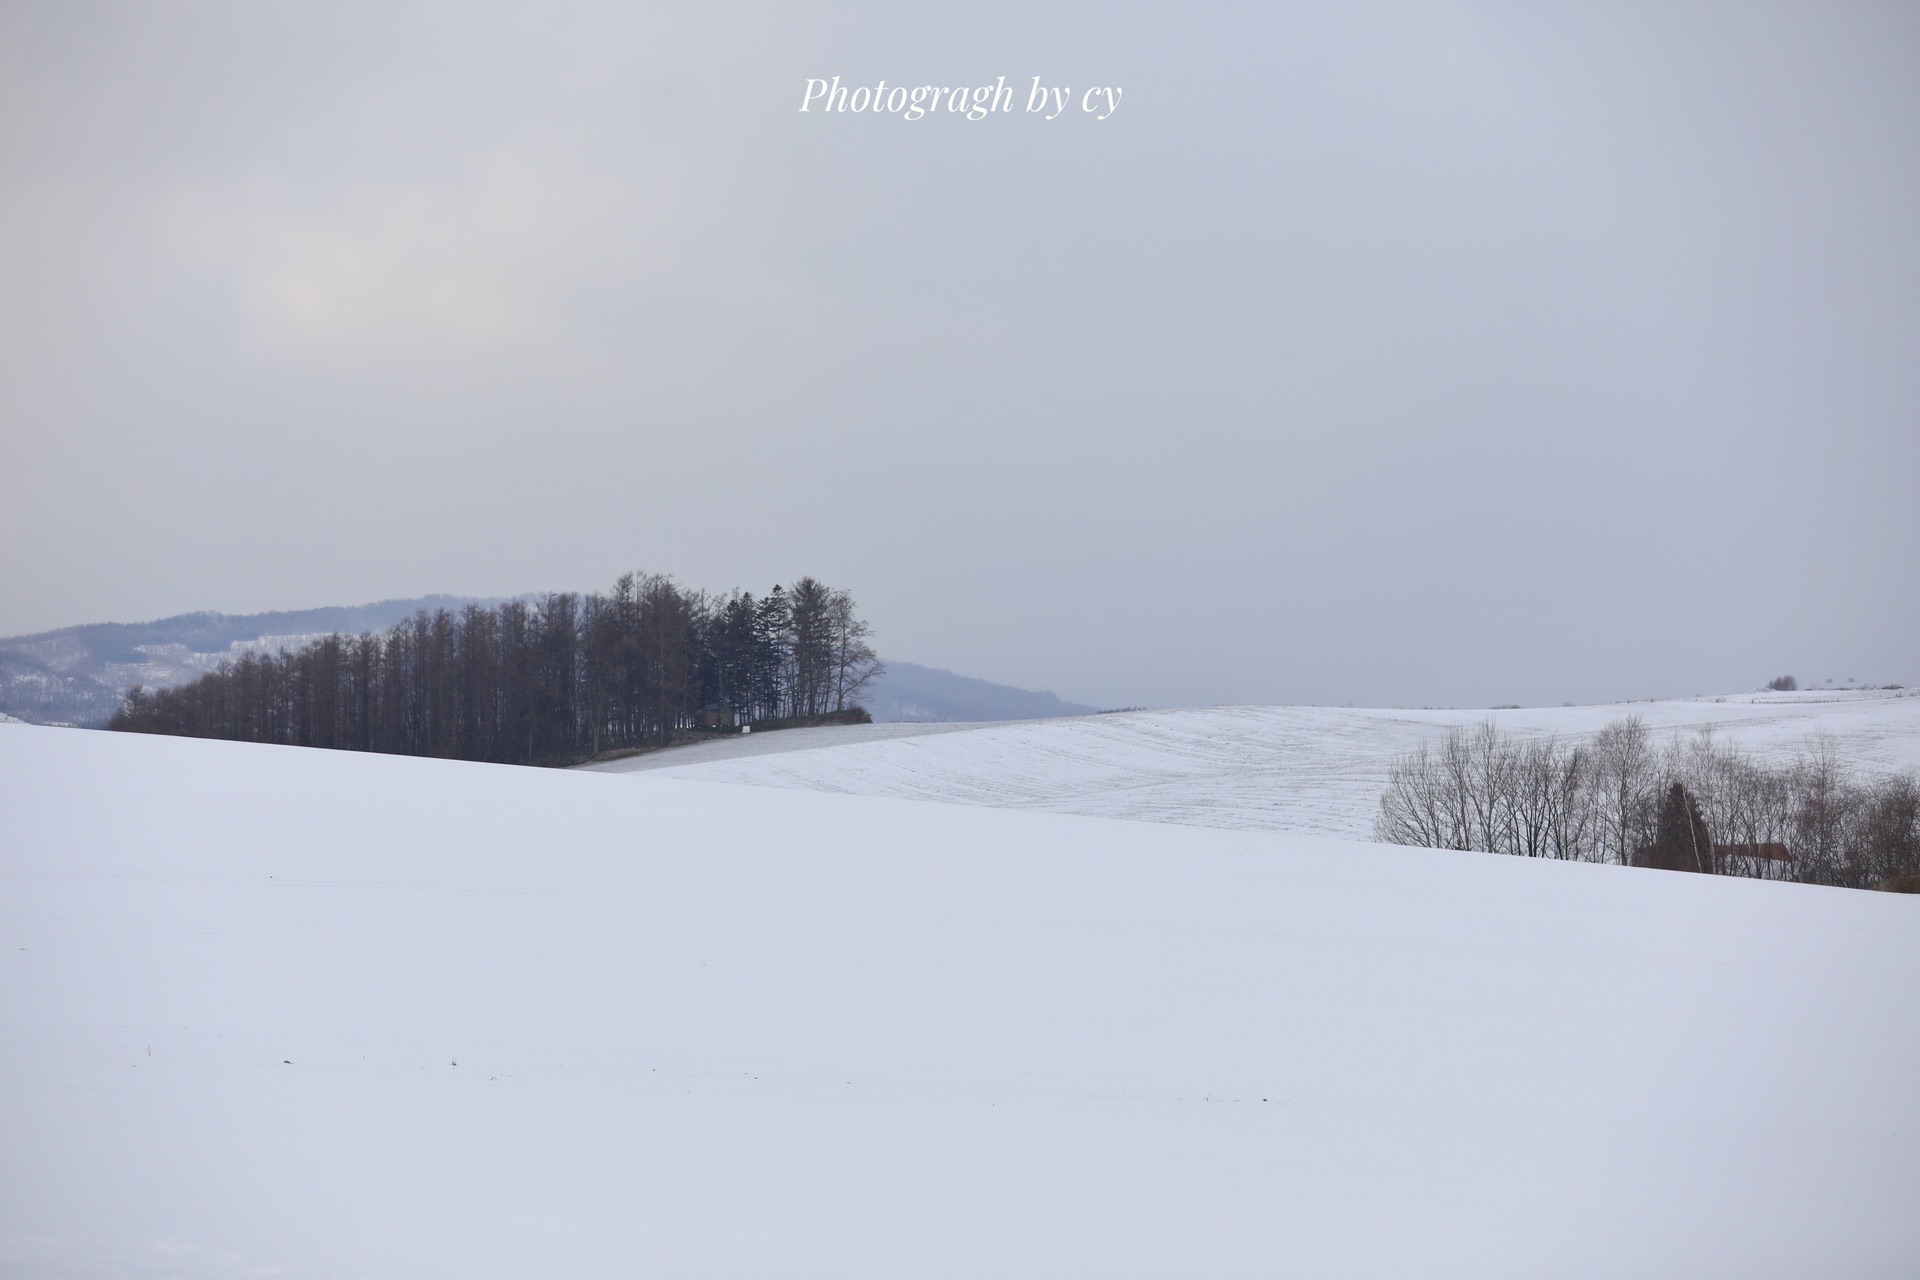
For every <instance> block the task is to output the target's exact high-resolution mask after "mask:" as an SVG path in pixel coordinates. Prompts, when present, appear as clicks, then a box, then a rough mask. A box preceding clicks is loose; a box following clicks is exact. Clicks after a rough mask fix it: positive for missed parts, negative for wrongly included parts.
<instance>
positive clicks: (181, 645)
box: [0, 595, 494, 727]
mask: <svg viewBox="0 0 1920 1280" xmlns="http://www.w3.org/2000/svg"><path fill="white" fill-rule="evenodd" d="M474 603H483V604H485V603H494V602H493V601H482V600H479V599H478V598H477V597H473V596H445V595H434V596H417V597H415V598H413V599H410V600H380V601H376V602H375V603H373V604H362V605H334V606H330V607H327V608H321V609H294V610H281V611H276V612H271V613H248V614H228V613H205V612H203V613H181V614H175V615H174V616H173V617H171V618H160V619H156V620H155V621H152V622H91V623H84V624H82V625H80V626H77V627H62V628H60V629H59V630H57V631H42V632H38V633H37V634H34V635H27V636H8V637H6V638H4V639H0V712H4V713H5V714H7V715H10V716H13V717H14V718H16V719H19V720H26V721H29V722H31V723H34V724H65V725H78V726H82V727H91V726H95V725H101V724H105V723H106V721H107V719H108V717H110V716H112V715H113V713H114V712H115V711H117V710H118V709H119V707H120V700H121V698H123V697H124V696H125V695H126V692H127V690H129V689H131V688H133V686H135V685H137V684H142V685H146V686H147V687H148V688H164V687H167V686H169V685H176V684H184V683H186V682H188V681H190V680H197V679H199V678H200V677H201V676H202V675H204V674H206V673H207V672H208V671H211V670H212V669H213V668H214V667H216V666H218V665H219V663H220V662H221V661H222V660H224V659H226V658H229V657H234V656H237V655H238V653H239V652H240V651H241V649H243V648H246V647H259V645H260V642H262V641H272V640H285V641H287V642H288V643H293V642H296V641H299V640H303V639H306V638H307V637H309V636H318V635H327V634H329V633H331V632H335V631H342V632H348V633H353V634H357V633H359V632H362V631H381V630H384V629H386V628H387V627H391V626H393V625H395V624H396V623H399V622H403V621H405V620H406V619H408V618H411V617H412V616H413V615H414V614H416V613H418V612H419V611H420V610H422V609H428V610H433V609H459V608H463V607H464V606H466V605H469V604H474Z"/></svg>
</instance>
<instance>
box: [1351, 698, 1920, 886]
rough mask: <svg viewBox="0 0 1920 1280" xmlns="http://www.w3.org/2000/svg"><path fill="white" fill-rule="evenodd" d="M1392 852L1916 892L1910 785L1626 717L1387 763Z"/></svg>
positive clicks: (1814, 747)
mask: <svg viewBox="0 0 1920 1280" xmlns="http://www.w3.org/2000/svg"><path fill="white" fill-rule="evenodd" d="M1374 835H1375V837H1376V838H1378V839H1380V840H1382V841H1385V842H1388V843H1390V844H1410V845H1426V846H1428V847H1430V848H1439V849H1478V850H1482V851H1485V852H1488V853H1509V854H1516V855H1519V856H1522V857H1532V858H1565V859H1572V860H1577V861H1582V862H1613V863H1619V864H1623V865H1632V866H1644V867H1658V868H1664V869H1666V870H1672V871H1697V872H1707V873H1709V874H1717V875H1737V876H1750V877H1754V878H1758V879H1766V880H1798V881H1801V882H1803V883H1807V884H1825V885H1836V886H1841V887H1847V888H1858V889H1872V888H1899V887H1905V886H1912V885H1914V884H1916V883H1920V777H1917V776H1916V775H1914V774H1913V773H1911V772H1909V773H1895V774H1888V775H1885V776H1879V777H1862V776H1859V775H1857V774H1856V773H1855V772H1854V771H1852V770H1851V769H1849V768H1848V767H1846V765H1845V764H1844V763H1843V761H1842V760H1841V758H1840V755H1839V752H1838V751H1837V749H1836V748H1835V746H1834V744H1833V743H1832V742H1831V741H1830V740H1827V739H1824V738H1819V737H1816V738H1814V739H1812V740H1811V741H1809V743H1808V744H1807V747H1806V748H1805V749H1804V750H1803V751H1802V752H1800V754H1799V756H1798V757H1797V758H1796V759H1794V760H1792V761H1789V762H1782V763H1769V762H1767V761H1764V760H1759V759H1756V758H1754V757H1753V756H1750V755H1748V754H1746V753H1745V752H1742V751H1740V750H1738V749H1737V748H1735V747H1733V746H1731V745H1730V744H1727V743H1723V742H1718V741H1715V739H1714V738H1713V736H1712V735H1711V734H1710V733H1702V734H1700V735H1699V736H1697V737H1695V738H1693V739H1692V740H1691V741H1688V740H1684V739H1682V738H1679V737H1675V738H1674V739H1672V740H1671V741H1669V742H1667V743H1666V744H1664V745H1661V744H1658V743H1656V742H1655V741H1654V740H1653V736H1652V734H1651V733H1650V732H1649V731H1648V729H1647V727H1646V725H1645V724H1644V723H1642V722H1641V721H1640V720H1639V719H1638V718H1635V717H1628V718H1626V719H1622V720H1616V721H1614V722H1613V723H1612V724H1609V725H1607V726H1606V727H1605V728H1604V729H1602V730H1601V731H1600V732H1599V733H1598V734H1596V735H1595V736H1594V737H1593V738H1592V739H1590V740H1588V741H1572V742H1569V741H1566V740H1563V739H1559V738H1555V737H1551V736H1547V737H1538V738H1516V737H1511V736H1509V735H1506V734H1503V733H1501V732H1500V731H1499V730H1498V729H1496V728H1495V727H1494V726H1493V725H1492V724H1490V723H1488V724H1482V725H1480V726H1479V727H1478V728H1477V729H1471V730H1469V729H1467V728H1465V727H1458V728H1455V729H1453V730H1452V731H1451V732H1449V733H1448V735H1447V737H1446V738H1445V739H1444V740H1443V741H1440V742H1436V743H1422V744H1421V745H1420V746H1419V747H1417V748H1415V749H1414V750H1413V751H1411V752H1408V753H1407V754H1405V755H1402V756H1399V757H1397V758H1396V759H1395V760H1394V761H1393V764H1392V766H1391V767H1390V769H1389V770H1388V781H1387V790H1386V792H1385V794H1383V795H1382V796H1381V797H1380V811H1379V815H1378V816H1377V817H1376V819H1375V821H1374Z"/></svg>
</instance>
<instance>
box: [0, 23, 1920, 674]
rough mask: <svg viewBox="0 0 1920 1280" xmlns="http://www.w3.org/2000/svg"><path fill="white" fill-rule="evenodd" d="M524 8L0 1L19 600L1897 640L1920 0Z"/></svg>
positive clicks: (1645, 666)
mask: <svg viewBox="0 0 1920 1280" xmlns="http://www.w3.org/2000/svg"><path fill="white" fill-rule="evenodd" d="M534 8H535V7H534V6H511V7H509V6H484V5H469V4H458V5H452V4H450V5H447V6H444V7H429V8H407V7H405V6H398V5H392V4H384V3H383V4H379V5H369V6H350V5H342V4H337V3H330V4H325V5H312V6H306V7H304V8H303V7H301V6H294V5H257V4H244V5H232V6H222V5H213V4H193V5H181V4H174V5H165V4H141V5H131V4H130V5H125V6H104V7H92V6H84V5H77V4H69V3H59V4H44V5H29V4H12V5H8V6H6V7H4V8H0V281H4V287H0V433H4V441H3V443H4V451H3V452H0V477H3V478H4V479H3V481H0V634H8V633H18V632H24V631H31V630H40V629H46V628H52V627H57V626H63V625H67V624H70V623H77V622H88V621H103V620H117V621H130V620H136V619H143V618H149V617H156V616H161V615H165V614H171V613H178V612H183V611H187V610H194V609H216V610H221V611H225V612H236V613H237V612H251V611H255V610H262V609H274V608H299V607H310V606H316V605H323V604H352V603H360V602H364V601H369V600H374V599H379V598H383V597H394V596H410V595H419V594H425V593H429V592H454V593H463V594H475V595H495V594H510V593H518V592H522V591H529V590H546V589H579V590H584V589H592V588H598V587H603V586H604V585H605V584H606V583H608V582H609V581H610V580H611V579H612V578H613V577H614V576H615V575H616V574H617V573H619V572H620V571H622V570H623V569H627V568H643V569H652V570H659V571H665V572H671V573H672V574H674V575H675V576H676V577H677V578H678V579H680V580H681V581H682V582H684V583H687V584H689V585H693V586H701V587H707V588H714V589H725V588H728V587H733V586H741V587H746V588H748V589H751V590H754V591H755V592H756V593H757V592H759V591H762V590H764V589H765V588H766V587H767V586H768V585H770V584H771V583H773V582H775V581H776V580H790V579H791V578H793V577H795V576H797V575H800V574H803V573H812V574H815V575H817V576H819V577H822V578H824V579H826V580H828V581H829V582H831V583H833V584H835V585H840V586H845V587H848V588H850V589H851V590H852V591H853V592H854V594H855V596H856V598H857V599H858V600H859V601H860V602H861V604H862V606H863V608H864V611H865V612H866V614H867V616H868V617H869V618H870V620H871V621H872V622H873V623H874V625H875V626H876V628H877V629H878V632H879V641H880V647H881V650H882V652H883V653H885V654H886V655H888V656H890V657H893V658H896V659H905V660H908V661H915V662H922V663H927V664H931V665H936V666H944V667H949V668H951V669H954V670H957V671H961V672H964V673H966V674H970V675H977V676H981V677H984V678H988V679H993V680H998V681H1004V682H1008V683H1014V684H1019V685H1024V686H1029V687H1044V688H1050V689H1053V690H1056V691H1057V692H1059V693H1060V694H1062V695H1063V696H1066V697H1068V698H1072V699H1076V700H1080V701H1085V702H1090V703H1095V704H1099V705H1108V706H1111V705H1122V704H1147V705H1183V704H1195V703H1210V702H1288V701H1301V702H1335V703H1344V702H1357V703H1381V704H1393V703H1412V704H1436V705H1475V704H1479V705H1485V704H1488V703H1496V702H1559V701H1573V700H1579V701H1587V700H1594V699H1600V698H1613V697H1639V696H1649V695H1654V694H1671V693H1695V692H1722V691H1727V690H1735V689H1743V688H1750V687H1752V686H1754V685H1755V684H1757V683H1758V682H1760V681H1762V680H1764V679H1765V678H1767V677H1769V676H1772V675H1776V674H1779V673H1781V672H1786V671H1792V672H1794V673H1795V674H1797V675H1798V676H1799V677H1800V678H1801V680H1802V682H1803V683H1807V682H1813V681H1820V680H1823V679H1824V678H1826V677H1828V676H1832V677H1834V678H1835V679H1836V680H1841V681H1844V680H1845V679H1846V678H1847V677H1849V676H1856V677H1859V678H1861V679H1872V680H1875V681H1886V680H1902V681H1908V682H1912V681H1916V680H1920V643H1916V635H1920V574H1916V568H1917V565H1916V552H1917V551H1920V501H1916V482H1917V481H1920V6H1916V5H1913V4H1909V3H1900V4H1884V5H1875V6H1863V5H1838V4H1821V5H1814V4H1802V5H1794V6H1779V7H1769V6H1761V5H1756V4H1747V3H1739V4H1727V5H1720V6H1699V5H1683V6H1678V7H1676V6H1674V5H1671V4H1666V3H1660V4H1648V5H1645V6H1639V7H1635V6H1630V5H1621V4H1606V5H1594V6H1589V7H1588V8H1587V9H1586V10H1585V11H1584V12H1573V11H1572V7H1571V6H1540V5H1530V4H1515V5H1510V6H1492V5H1423V6H1407V7H1400V6H1365V7H1359V8H1355V7H1350V6H1326V7H1325V8H1324V9H1307V8H1290V7H1276V6H1273V5H1269V4H1253V5H1247V6H1244V7H1226V6H1222V7H1218V8H1214V9H1211V10H1207V11H1205V12H1204V13H1194V12H1185V11H1183V9H1184V7H1178V6H1168V5H1151V6H1148V5H1141V6H1133V7H1124V6H1115V5H1109V4H1101V5H1087V6H1082V7H1072V6H1053V7H1051V8H1050V9H1049V11H1048V13H1049V15H1050V16H1041V15H1039V14H1037V13H1036V12H1035V7H1034V6H1030V5H1025V4H1010V5H1005V6H980V5H968V6H900V5H878V4H876V5H872V6H860V5H852V4H840V5H834V6H831V7H827V6H800V5H794V4H788V3H780V4H771V5H767V6H764V7H761V6H687V7H684V8H676V7H673V6H669V5H664V4H648V5H644V6H620V5H608V6H595V7H585V8H578V9H571V10H562V9H559V8H555V7H553V6H539V7H538V8H539V12H538V13H534V12H531V10H532V9H534ZM1549 9H1551V10H1552V12H1547V10H1549ZM833 75H840V76H843V77H845V78H846V79H847V81H849V82H855V83H872V82H873V81H876V80H880V79H885V80H886V81H888V82H889V83H890V84H921V83H931V84H935V85H973V84H981V83H987V82H991V81H993V80H994V78H995V77H997V76H1001V75H1004V76H1006V77H1007V78H1008V80H1009V82H1011V83H1014V84H1016V85H1018V86H1019V87H1020V92H1019V95H1018V96H1019V98H1020V102H1019V108H1020V109H1018V110H1016V111H1015V112H1014V113H1011V114H1007V115H997V116H993V117H990V118H988V119H986V120H981V121H974V122H969V121H966V120H964V119H960V118H957V117H953V116H947V115H944V114H936V115H934V116H931V117H928V118H925V119H921V120H917V121H907V120H904V119H902V118H901V117H900V116H894V115H881V116H872V115H858V116H856V115H838V116H832V115H821V114H818V113H817V112H816V113H808V114H801V113H800V112H799V111H798V110H797V107H798V106H799V103H800V99H801V95H802V90H803V87H804V85H805V82H806V80H807V79H808V78H809V77H815V76H819V77H828V76H833ZM1034 76H1039V77H1041V78H1042V80H1043V81H1044V82H1045V83H1047V84H1049V85H1063V86H1068V87H1070V88H1072V89H1073V90H1074V91H1075V95H1076V96H1075V100H1074V109H1073V110H1071V111H1069V112H1068V113H1067V114H1066V115H1063V116H1062V117H1061V118H1059V119H1055V120H1051V121H1045V120H1041V119H1039V118H1038V117H1037V116H1029V115H1027V114H1025V112H1024V106H1025V94H1026V88H1027V86H1028V85H1029V84H1030V83H1031V80H1032V77H1034ZM1104 85H1115V86H1119V87H1120V88H1121V89H1122V90H1123V96H1122V98H1121V102H1120V106H1119V109H1118V110H1117V111H1116V112H1114V114H1113V115H1112V116H1111V117H1110V118H1108V119H1106V120H1095V119H1093V118H1092V117H1091V116H1089V115H1086V114H1085V113H1083V112H1081V111H1079V110H1078V105H1079V94H1080V93H1081V92H1082V91H1083V90H1084V89H1085V88H1087V87H1091V86H1104Z"/></svg>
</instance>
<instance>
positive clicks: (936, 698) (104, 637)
mask: <svg viewBox="0 0 1920 1280" xmlns="http://www.w3.org/2000/svg"><path fill="white" fill-rule="evenodd" d="M524 598H527V599H531V598H532V597H524ZM497 603H499V600H498V599H480V598H478V597H474V596H447V595H434V596H416V597H414V598H412V599H409V600H380V601H376V602H375V603H373V604H363V605H334V606H329V607H326V608H321V609H294V610H281V611H276V612H271V613H248V614H227V613H204V612H203V613H182V614H176V615H174V616H173V617H170V618H159V619H156V620H155V621H152V622H94V623H86V624H83V625H81V626H76V627H62V628H60V629H59V630H57V631H42V632H39V633H37V634H35V635H27V636H9V637H5V638H0V714H4V715H7V716H11V717H13V718H14V719H18V720H25V721H28V722H30V723H33V724H59V725H76V726H80V727H84V728H91V727H94V726H98V725H103V724H105V723H106V722H107V720H108V718H109V717H111V716H112V715H113V713H114V712H115V711H117V710H119V708H120V702H121V699H122V698H124V697H125V696H126V693H127V691H128V690H129V689H131V688H133V687H134V686H135V685H144V686H146V687H147V688H149V689H158V688H167V687H170V686H172V685H177V684H185V683H188V682H189V681H192V680H197V679H199V678H200V677H201V676H202V675H205V674H206V673H207V672H209V671H211V670H213V669H214V668H215V667H217V666H219V664H220V663H221V662H223V661H226V660H227V659H229V658H234V657H238V656H239V655H240V654H241V653H242V652H244V651H246V650H248V649H260V648H269V647H275V648H277V647H281V646H282V645H284V646H287V647H291V646H294V645H297V644H299V643H302V642H304V641H306V640H308V639H311V638H314V637H318V636H323V635H328V634H331V633H333V632H345V633H348V634H358V633H360V632H363V631H382V630H385V629H386V628H388V627H391V626H394V625H396V624H398V623H401V622H404V621H406V620H407V619H408V618H411V617H412V616H413V615H414V614H416V613H418V612H420V611H421V610H422V609H425V610H428V611H432V610H435V609H448V610H454V609H461V608H464V607H465V606H467V605H469V604H497ZM886 665H887V672H886V674H885V675H884V676H882V677H881V678H880V679H878V680H876V681H875V682H874V683H873V684H872V685H871V686H870V687H869V688H868V690H867V691H866V693H865V694H864V695H863V697H862V699H861V700H862V701H863V702H864V703H865V704H866V707H867V709H868V711H870V712H871V713H872V714H873V718H874V719H875V720H881V721H919V722H932V721H980V720H1036V719H1044V718H1049V717H1054V716H1075V715H1088V714H1091V713H1092V712H1093V711H1094V708H1092V707H1087V706H1081V705H1080V704H1078V703H1073V702H1067V701H1064V700H1063V699H1061V698H1059V697H1056V696H1055V695H1054V694H1052V693H1047V692H1044V691H1042V692H1036V691H1034V690H1030V689H1016V688H1013V687H1011V686H1008V685H1002V684H993V683H991V682H989V681H986V680H975V679H973V678H971V677H969V676H961V675H955V674H954V673H953V672H951V671H942V670H939V669H938V668H934V667H923V666H919V665H917V664H915V663H911V662H889V663H887V664H886Z"/></svg>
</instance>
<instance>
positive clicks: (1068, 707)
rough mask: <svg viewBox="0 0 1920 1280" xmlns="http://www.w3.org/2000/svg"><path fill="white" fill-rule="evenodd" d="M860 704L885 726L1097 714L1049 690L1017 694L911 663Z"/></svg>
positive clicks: (899, 666) (894, 666) (890, 667)
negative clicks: (888, 723)
mask: <svg viewBox="0 0 1920 1280" xmlns="http://www.w3.org/2000/svg"><path fill="white" fill-rule="evenodd" d="M860 701H861V702H862V703H863V704H865V706H866V708H867V710H868V711H869V712H871V713H872V714H873V718H874V719H875V720H882V721H903V720H907V721H965V720H1045V719H1051V718H1053V717H1056V716H1085V715H1092V714H1093V713H1094V712H1095V711H1096V710H1097V708H1094V707H1087V706H1082V705H1081V704H1079V703H1077V702H1068V701H1066V700H1064V699H1062V698H1060V697H1059V696H1058V695H1056V694H1053V693H1049V692H1046V691H1044V690H1042V691H1038V692H1036V691H1034V690H1032V689H1015V688H1013V687H1012V686H1010V685H1004V684H992V683H990V682H988V681H986V680H976V679H974V678H973V677H972V676H960V675H955V674H954V673H953V672H951V671H942V670H940V669H939V668H937V667H922V666H918V665H916V664H915V663H911V662H888V663H887V671H886V674H885V675H883V676H881V677H880V678H879V679H878V680H875V681H874V682H873V684H871V685H870V686H868V688H867V690H866V692H865V693H863V694H862V695H861V698H860Z"/></svg>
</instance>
